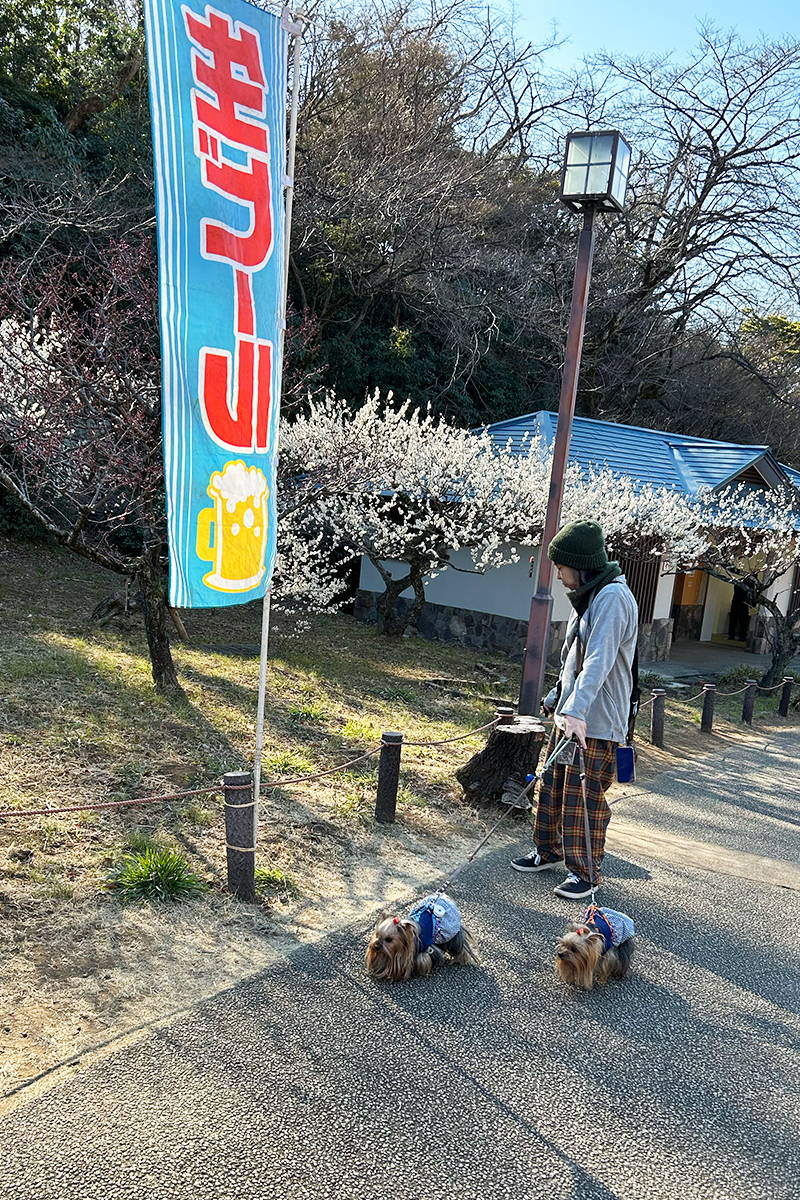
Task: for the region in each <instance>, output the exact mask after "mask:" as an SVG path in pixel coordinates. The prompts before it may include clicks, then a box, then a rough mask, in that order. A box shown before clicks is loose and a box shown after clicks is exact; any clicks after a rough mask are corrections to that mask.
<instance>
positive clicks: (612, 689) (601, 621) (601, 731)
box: [544, 575, 639, 742]
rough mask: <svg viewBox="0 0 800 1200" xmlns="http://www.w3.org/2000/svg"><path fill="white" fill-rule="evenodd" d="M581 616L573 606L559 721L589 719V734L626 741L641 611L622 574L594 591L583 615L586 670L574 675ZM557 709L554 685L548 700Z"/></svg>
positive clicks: (563, 664) (563, 660)
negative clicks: (576, 675) (579, 616)
mask: <svg viewBox="0 0 800 1200" xmlns="http://www.w3.org/2000/svg"><path fill="white" fill-rule="evenodd" d="M578 621H579V618H578V614H577V612H575V611H574V610H573V612H572V615H571V616H570V619H569V621H568V622H567V635H566V638H565V640H564V646H563V648H562V651H561V677H560V678H561V696H560V698H559V701H558V705H557V706H556V710H555V721H556V724H557V725H559V726H560V727H561V728H563V725H564V721H563V718H564V717H577V718H579V719H580V720H583V721H585V722H586V736H587V737H590V738H602V739H604V740H606V741H612V742H624V741H625V738H626V735H627V731H628V713H629V711H630V702H631V686H632V679H633V676H632V664H633V656H634V653H635V650H636V639H637V637H638V633H639V609H638V606H637V604H636V600H635V598H634V595H633V592H632V591H631V590H630V588H629V587H628V585H627V583H626V582H625V576H624V575H619V576H618V577H617V578H616V579H615V580H614V581H613V582H612V583H609V584H606V586H605V587H604V588H601V589H600V591H599V592H597V594H596V595H594V596H593V597H592V600H591V603H590V605H589V607H588V609H587V610H586V612H585V613H584V614H583V616H582V617H581V618H580V637H581V642H582V643H583V652H584V658H583V670H582V671H581V673H580V674H579V675H578V677H577V679H576V678H575V668H576V666H577V658H578V639H577V637H576V633H577V632H578ZM544 703H545V706H546V707H547V708H553V706H554V705H555V703H556V689H555V688H554V689H553V690H552V692H550V694H549V696H547V697H546V698H545V701H544Z"/></svg>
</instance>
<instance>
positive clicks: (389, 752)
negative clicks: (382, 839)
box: [375, 730, 403, 825]
mask: <svg viewBox="0 0 800 1200" xmlns="http://www.w3.org/2000/svg"><path fill="white" fill-rule="evenodd" d="M381 741H382V743H383V745H382V746H381V757H380V761H379V763H378V791H377V794H376V796H375V820H376V821H380V822H381V823H382V824H384V825H392V824H393V823H394V820H395V817H396V815H397V785H398V783H399V782H400V754H401V753H402V747H403V735H402V733H396V732H394V731H391V730H390V731H389V732H387V733H384V735H383V737H382V738H381Z"/></svg>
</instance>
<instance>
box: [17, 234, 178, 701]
mask: <svg viewBox="0 0 800 1200" xmlns="http://www.w3.org/2000/svg"><path fill="white" fill-rule="evenodd" d="M156 304H157V280H156V270H155V261H154V255H153V248H152V245H151V243H150V242H149V241H148V240H145V241H140V242H138V243H133V242H130V241H120V242H116V243H112V244H111V246H110V247H107V248H105V249H104V252H103V253H102V254H100V255H95V254H91V253H90V252H89V251H88V250H87V251H86V252H85V253H84V255H83V256H82V257H80V258H77V257H75V256H71V255H64V254H55V253H54V254H52V255H51V256H50V258H49V261H48V266H47V270H46V272H45V271H44V270H42V269H41V268H40V269H38V270H31V269H30V265H29V264H28V265H26V264H25V263H19V262H15V261H13V260H9V259H6V260H5V261H4V263H3V275H2V281H0V387H2V391H3V404H2V407H0V485H2V486H3V487H5V488H6V489H7V490H8V491H9V492H10V493H11V494H12V495H13V496H15V497H16V499H17V500H18V501H19V503H20V504H22V505H23V507H24V508H25V509H26V510H27V511H28V512H29V513H30V514H31V515H32V516H33V517H34V518H35V519H36V520H37V521H38V522H39V523H40V524H41V525H42V526H43V527H44V528H45V529H46V530H47V531H48V532H49V533H50V534H51V535H52V536H53V537H54V538H55V539H56V541H57V542H59V543H60V544H61V545H63V546H65V547H66V548H67V549H68V550H70V551H72V552H73V553H75V554H80V555H82V556H83V557H84V558H88V559H90V560H91V561H92V562H95V563H98V564H99V565H100V566H103V567H106V568H107V569H108V570H110V571H116V572H118V573H120V574H124V575H128V576H131V577H133V578H135V579H136V580H137V581H138V583H139V588H140V592H141V597H142V606H143V611H144V617H145V627H146V631H147V640H148V646H149V650H150V658H151V662H152V668H153V678H154V680H155V682H156V685H157V687H159V688H160V689H163V690H164V691H168V692H173V693H178V694H180V693H181V687H180V684H179V682H178V677H177V674H176V672H175V667H174V664H173V661H172V656H171V653H170V647H169V638H168V636H167V607H166V598H165V595H166V589H165V578H166V576H165V568H166V520H165V511H164V484H163V468H162V459H161V454H162V447H161V403H160V367H159V345H158V327H157V319H156V311H157V310H156Z"/></svg>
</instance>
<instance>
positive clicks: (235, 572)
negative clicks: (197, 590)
mask: <svg viewBox="0 0 800 1200" xmlns="http://www.w3.org/2000/svg"><path fill="white" fill-rule="evenodd" d="M207 491H208V494H209V496H210V497H211V499H212V500H213V501H214V507H213V508H204V509H201V511H200V512H199V514H198V517H197V557H198V558H202V559H204V560H205V561H207V562H211V563H213V564H214V566H213V569H212V570H211V571H209V573H208V574H207V575H204V576H203V583H205V584H207V585H208V587H210V588H215V589H216V590H217V591H218V592H248V591H249V590H250V589H251V588H254V587H255V586H256V585H257V584H258V583H260V582H261V580H262V579H263V577H264V556H265V554H266V549H267V496H268V495H269V488H268V487H267V480H266V477H265V475H264V473H263V472H262V471H259V469H258V467H247V466H246V464H245V463H243V462H242V461H241V459H237V460H236V462H228V463H226V464H225V466H224V467H223V469H222V471H215V472H214V474H213V475H212V476H211V482H210V483H209V485H208V488H207Z"/></svg>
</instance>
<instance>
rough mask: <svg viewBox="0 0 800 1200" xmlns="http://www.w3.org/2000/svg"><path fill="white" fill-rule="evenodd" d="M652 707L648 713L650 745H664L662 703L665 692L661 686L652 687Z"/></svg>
mask: <svg viewBox="0 0 800 1200" xmlns="http://www.w3.org/2000/svg"><path fill="white" fill-rule="evenodd" d="M651 695H652V697H653V708H652V710H651V713H650V745H651V746H658V747H660V748H662V749H663V746H664V704H665V700H666V695H667V693H666V692H665V691H664V689H663V688H654V689H653V691H652V693H651Z"/></svg>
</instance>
